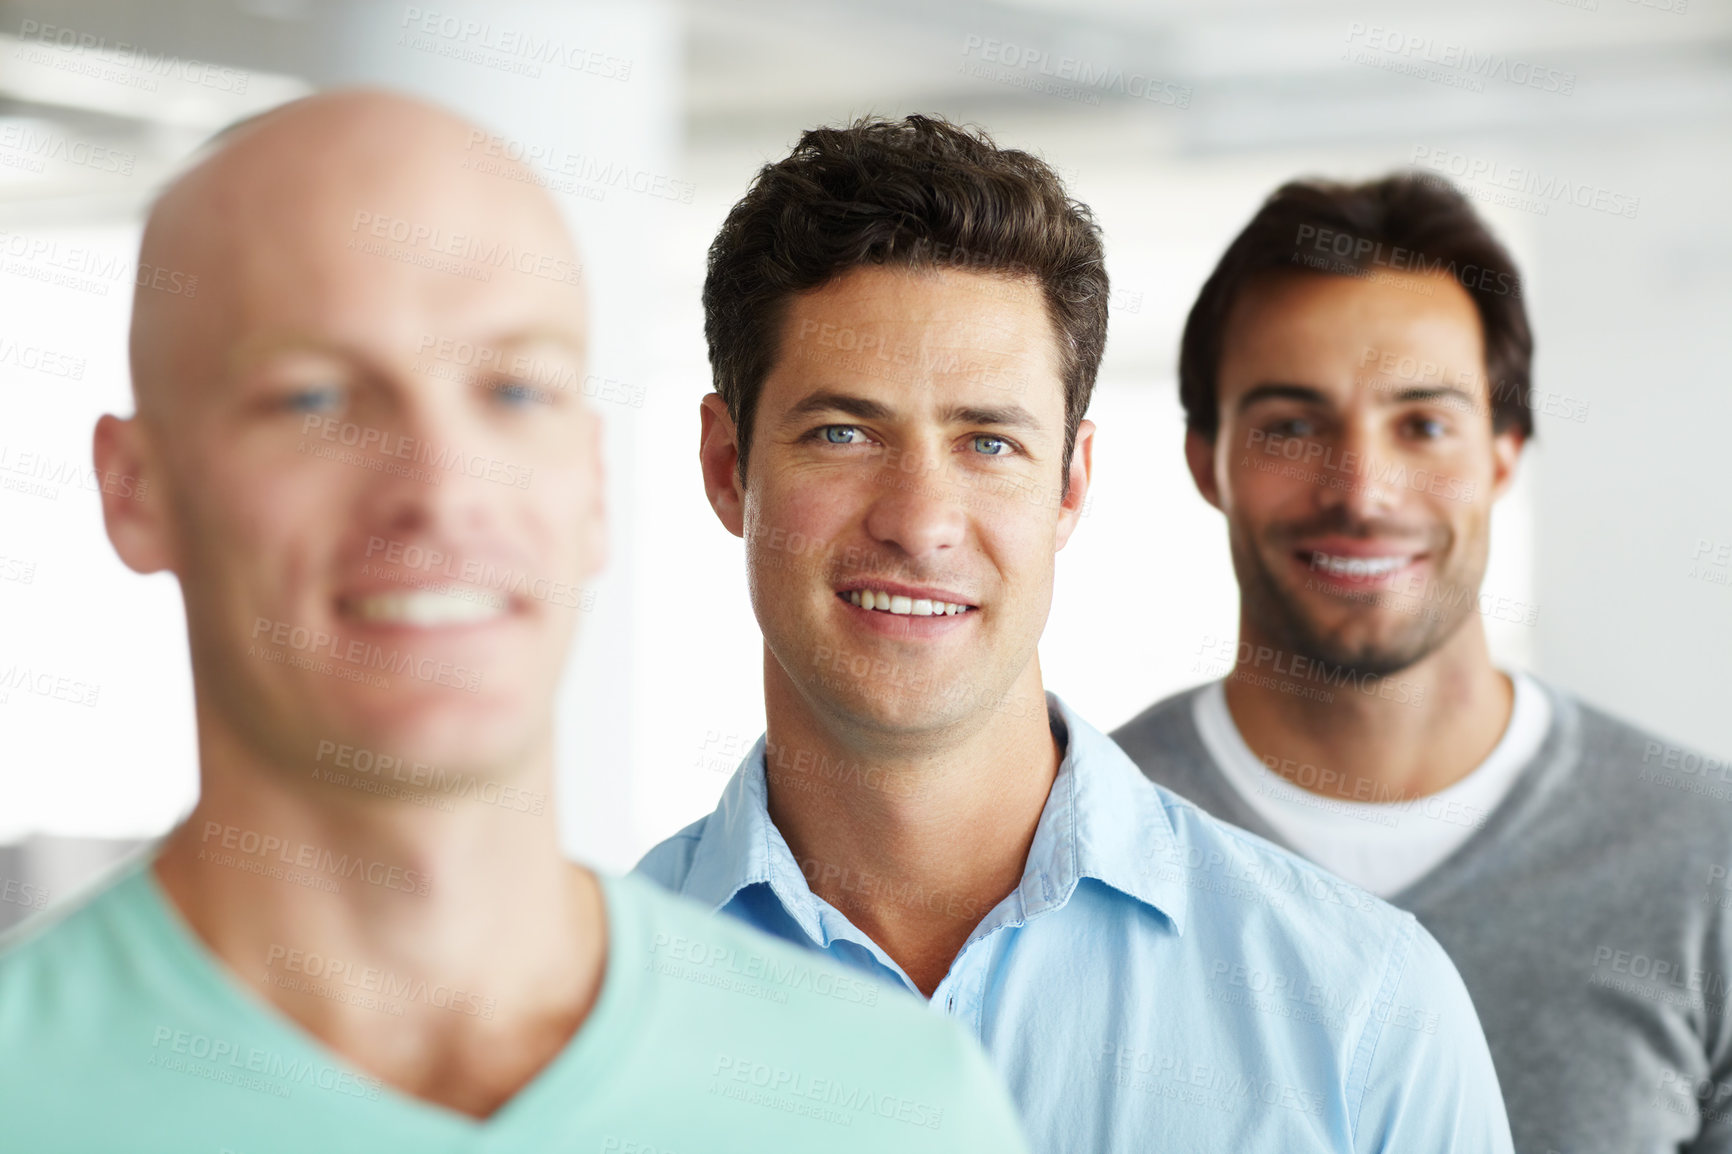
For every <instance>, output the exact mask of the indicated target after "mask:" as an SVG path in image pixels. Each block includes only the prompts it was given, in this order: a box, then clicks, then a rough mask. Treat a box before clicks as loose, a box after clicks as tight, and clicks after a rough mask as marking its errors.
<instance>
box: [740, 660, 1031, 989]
mask: <svg viewBox="0 0 1732 1154" xmlns="http://www.w3.org/2000/svg"><path fill="white" fill-rule="evenodd" d="M764 696H765V712H766V714H767V718H768V735H767V738H766V753H765V769H766V777H767V784H768V787H769V807H770V817H771V820H772V821H774V822H775V824H776V828H777V829H778V830H779V831H780V832H781V834H782V837H783V838H784V839H785V840H786V841H787V843H788V847H789V848H790V849H791V850H792V851H793V853H794V858H795V860H796V861H797V862H798V863H799V865H800V869H801V871H802V872H803V873H804V874H805V876H806V879H807V881H808V883H809V884H810V885H811V887H812V891H813V892H814V893H815V894H817V895H818V896H819V897H821V898H823V899H824V900H825V901H827V902H829V903H830V904H831V905H833V906H835V907H836V908H837V909H839V910H841V911H842V912H843V913H844V914H846V915H847V916H848V918H849V920H851V921H852V922H853V923H854V924H855V925H856V926H858V927H859V928H860V929H861V931H862V932H864V933H865V934H866V935H867V936H868V937H870V938H871V939H872V940H873V941H874V942H876V943H877V944H878V945H879V946H880V947H881V948H882V949H883V950H884V952H885V953H887V954H889V955H890V956H891V958H893V959H894V960H895V961H896V963H897V964H898V965H900V966H901V967H902V969H903V971H904V972H905V973H906V974H907V975H908V977H909V979H910V980H911V981H912V982H913V983H914V984H915V986H916V987H918V988H919V990H920V992H921V993H923V994H925V995H926V996H927V997H931V996H932V992H933V991H934V990H935V989H936V988H937V987H938V984H939V983H940V982H941V981H943V979H944V975H945V974H946V973H947V972H948V971H949V969H950V964H951V962H952V961H954V960H955V958H956V955H957V953H958V952H959V951H960V950H961V949H962V946H963V945H964V943H966V942H967V940H968V937H969V935H970V934H971V933H972V932H973V930H974V927H975V926H976V925H978V924H979V923H980V921H981V919H982V918H984V917H985V916H986V914H987V912H988V911H990V910H991V909H992V908H993V907H994V906H996V905H997V904H998V903H999V902H1000V901H1001V900H1002V899H1003V898H1004V897H1005V896H1006V895H1008V894H1009V893H1011V892H1012V891H1014V890H1015V889H1016V887H1017V886H1018V885H1019V884H1021V881H1022V872H1023V867H1024V864H1025V863H1026V862H1027V860H1028V850H1029V846H1030V845H1031V844H1032V843H1033V841H1034V833H1035V828H1036V827H1037V826H1038V825H1039V824H1040V815H1041V813H1042V811H1043V810H1044V809H1045V807H1046V801H1047V795H1048V794H1049V793H1050V792H1051V790H1052V783H1053V779H1054V778H1055V777H1056V776H1057V774H1058V766H1059V762H1060V761H1061V760H1062V751H1061V750H1060V749H1059V748H1058V745H1057V743H1056V742H1055V741H1054V739H1053V736H1052V729H1051V726H1050V725H1049V723H1048V719H1047V712H1046V697H1045V694H1044V693H1043V691H1042V689H1041V683H1040V669H1039V666H1038V664H1037V663H1035V662H1032V661H1031V662H1030V663H1029V668H1028V670H1027V671H1026V672H1025V673H1024V675H1023V676H1022V677H1020V678H1019V679H1018V681H1017V683H1016V684H1015V685H1014V686H1013V687H1012V688H1011V690H1010V692H1009V693H1007V694H1006V695H1005V697H1004V698H1003V699H1002V700H1001V701H1000V702H999V703H998V705H997V707H996V708H988V709H985V710H983V711H981V712H979V713H978V714H971V715H969V716H967V717H964V718H961V719H959V720H957V721H956V722H955V723H953V724H952V725H950V726H948V727H945V728H943V729H940V730H937V731H929V732H923V733H921V734H919V735H909V734H895V733H888V732H886V731H885V730H884V729H883V728H881V727H865V726H861V725H858V724H850V723H847V722H843V721H838V720H837V719H836V718H834V717H830V716H824V715H820V714H819V713H818V712H816V711H815V710H813V709H812V708H811V707H810V705H809V704H808V703H807V701H806V699H805V698H803V697H802V696H801V695H800V694H799V693H798V692H797V691H795V689H794V687H793V686H792V685H791V684H790V683H789V682H788V680H787V675H786V673H785V672H784V671H783V670H782V668H781V666H780V664H779V663H778V662H776V660H775V658H774V657H773V656H771V655H770V654H769V653H768V652H766V653H765V695H764ZM830 767H834V772H829V770H830Z"/></svg>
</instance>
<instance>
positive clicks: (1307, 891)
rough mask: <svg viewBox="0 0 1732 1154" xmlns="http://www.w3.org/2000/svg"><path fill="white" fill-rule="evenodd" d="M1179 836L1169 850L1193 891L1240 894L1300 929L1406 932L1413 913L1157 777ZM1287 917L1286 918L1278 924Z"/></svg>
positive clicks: (1163, 802) (1172, 862) (1159, 791)
mask: <svg viewBox="0 0 1732 1154" xmlns="http://www.w3.org/2000/svg"><path fill="white" fill-rule="evenodd" d="M1148 787H1149V788H1150V789H1152V790H1154V791H1155V793H1156V795H1157V796H1158V797H1159V798H1160V801H1161V805H1162V807H1163V808H1164V809H1165V811H1166V814H1167V820H1168V822H1169V823H1170V824H1171V826H1172V829H1173V833H1174V840H1173V842H1172V844H1171V847H1170V848H1169V849H1168V850H1167V852H1166V856H1167V858H1168V859H1169V864H1170V866H1171V867H1172V868H1178V869H1182V870H1183V871H1184V876H1185V878H1186V882H1187V885H1188V886H1189V888H1190V889H1191V890H1192V892H1193V893H1199V892H1200V893H1202V894H1207V895H1215V896H1219V897H1226V898H1230V899H1231V898H1236V899H1238V900H1240V901H1242V902H1245V903H1248V904H1250V905H1251V906H1253V907H1258V908H1262V909H1264V910H1268V911H1272V912H1275V913H1278V914H1281V915H1283V919H1282V920H1284V921H1285V923H1286V924H1289V925H1291V926H1292V927H1293V928H1294V930H1296V931H1298V932H1305V933H1311V932H1318V933H1334V932H1338V931H1341V930H1344V929H1352V930H1354V931H1355V932H1359V933H1366V932H1371V933H1376V934H1378V935H1404V934H1406V933H1408V932H1410V931H1409V924H1410V923H1411V922H1412V921H1413V916H1412V915H1411V914H1409V913H1407V912H1406V911H1404V910H1400V909H1397V908H1396V907H1395V906H1393V905H1390V904H1389V903H1388V902H1386V901H1384V900H1382V899H1381V898H1378V897H1376V896H1374V895H1372V894H1371V893H1369V892H1367V891H1366V890H1363V889H1361V888H1359V887H1358V886H1356V885H1354V884H1353V883H1351V882H1349V881H1345V880H1344V879H1342V878H1339V877H1337V876H1336V875H1334V874H1332V873H1330V872H1329V871H1328V870H1326V869H1324V868H1323V867H1322V866H1319V865H1317V864H1316V863H1314V862H1311V861H1309V860H1308V859H1306V858H1303V857H1301V856H1300V855H1298V854H1296V853H1294V852H1292V851H1291V850H1288V849H1285V848H1283V847H1281V846H1278V845H1276V844H1275V843H1274V842H1271V841H1269V840H1268V839H1266V838H1263V837H1260V836H1258V835H1257V834H1254V833H1252V832H1251V831H1249V830H1246V829H1241V828H1240V827H1239V826H1236V825H1234V824H1232V823H1231V822H1228V821H1225V820H1223V819H1221V818H1219V817H1216V816H1215V815H1214V814H1212V813H1209V812H1208V811H1207V810H1205V809H1203V808H1202V807H1200V806H1199V805H1197V804H1196V803H1195V802H1193V801H1191V800H1190V799H1188V798H1186V797H1184V796H1182V795H1180V794H1178V793H1176V792H1174V791H1173V790H1172V789H1169V788H1168V787H1167V786H1165V785H1163V784H1161V783H1160V782H1157V781H1151V782H1149V783H1148ZM1273 924H1275V925H1279V924H1281V922H1280V921H1277V922H1275V923H1273Z"/></svg>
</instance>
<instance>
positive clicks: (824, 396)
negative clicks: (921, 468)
mask: <svg viewBox="0 0 1732 1154" xmlns="http://www.w3.org/2000/svg"><path fill="white" fill-rule="evenodd" d="M819 413H842V414H844V415H846V416H850V417H854V418H857V419H859V420H862V421H888V420H892V419H893V418H894V417H895V416H896V410H895V409H893V408H891V407H890V406H889V405H886V404H884V403H883V402H882V401H873V400H868V399H867V398H865V397H857V396H854V395H853V394H852V393H841V392H836V391H835V390H833V389H820V390H819V391H818V392H815V393H812V394H811V395H809V396H807V397H806V398H804V399H803V400H801V401H800V402H799V403H798V404H796V405H794V406H793V407H792V408H790V409H789V410H788V412H787V414H786V415H785V416H784V417H783V418H782V423H783V424H785V425H786V424H793V423H794V422H796V421H798V420H800V419H801V418H803V417H811V416H816V415H817V414H819ZM941 416H942V418H943V420H944V422H945V423H946V424H953V425H991V426H994V427H997V428H1007V429H1030V430H1034V429H1040V428H1042V427H1043V426H1042V423H1041V421H1040V420H1039V419H1038V418H1037V417H1036V416H1035V415H1034V414H1033V413H1031V412H1029V411H1028V410H1027V409H1025V408H1023V407H1022V406H1021V405H987V406H979V405H953V406H952V407H950V408H948V409H946V410H944V412H943V413H942V414H941Z"/></svg>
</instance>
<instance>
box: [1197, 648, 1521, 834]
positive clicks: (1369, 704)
mask: <svg viewBox="0 0 1732 1154" xmlns="http://www.w3.org/2000/svg"><path fill="white" fill-rule="evenodd" d="M1239 637H1240V644H1239V648H1238V653H1239V655H1241V656H1244V655H1250V656H1249V659H1248V660H1245V661H1241V662H1240V663H1239V664H1238V666H1237V668H1236V669H1235V670H1234V672H1233V674H1232V675H1230V676H1229V677H1228V678H1227V683H1226V696H1227V708H1228V710H1229V711H1230V712H1231V714H1232V717H1233V723H1234V725H1235V726H1236V727H1237V728H1238V730H1239V733H1240V735H1241V736H1242V737H1243V738H1244V740H1245V744H1246V745H1248V746H1249V747H1250V748H1251V751H1252V752H1253V753H1255V754H1256V755H1257V757H1258V759H1259V760H1261V761H1262V762H1263V764H1264V765H1267V766H1269V767H1270V768H1271V769H1272V770H1274V771H1275V772H1277V773H1280V774H1281V775H1282V776H1283V777H1286V778H1288V779H1289V780H1291V781H1293V782H1294V784H1296V785H1300V786H1301V788H1305V789H1309V790H1311V791H1312V792H1314V793H1321V794H1325V795H1326V796H1331V797H1340V798H1345V799H1350V800H1355V801H1366V802H1394V801H1402V800H1409V799H1412V798H1417V797H1425V796H1427V795H1429V794H1433V793H1436V792H1438V791H1439V790H1442V789H1447V788H1448V787H1449V786H1451V785H1454V784H1455V783H1456V782H1458V781H1460V780H1461V779H1462V778H1464V777H1466V776H1467V775H1468V774H1470V773H1472V772H1473V771H1474V770H1475V769H1476V768H1478V767H1479V765H1480V764H1481V763H1482V762H1484V761H1485V759H1486V757H1487V756H1488V755H1489V754H1490V753H1491V751H1492V750H1493V749H1494V748H1495V747H1496V746H1497V743H1498V741H1499V740H1501V739H1502V737H1503V733H1504V730H1505V729H1506V728H1508V725H1509V719H1510V713H1511V710H1512V709H1513V705H1514V695H1513V693H1514V691H1513V686H1512V685H1511V682H1510V680H1509V678H1507V677H1505V676H1504V675H1503V674H1502V673H1500V672H1498V670H1497V669H1496V667H1495V666H1493V665H1492V662H1491V655H1490V652H1489V650H1488V649H1487V647H1486V642H1485V631H1484V630H1483V629H1482V628H1481V627H1480V624H1479V622H1478V621H1477V620H1470V621H1468V622H1466V623H1465V624H1463V625H1462V627H1461V628H1459V629H1458V630H1456V632H1455V634H1454V635H1453V636H1452V637H1451V638H1450V639H1449V640H1448V641H1446V642H1445V643H1444V644H1443V645H1442V646H1440V647H1439V648H1438V649H1437V650H1435V651H1434V652H1432V653H1431V654H1429V655H1428V656H1427V657H1425V658H1424V659H1422V660H1420V661H1418V662H1416V663H1415V664H1413V665H1411V666H1409V667H1407V668H1406V669H1403V670H1401V671H1399V672H1397V673H1390V674H1387V675H1383V676H1378V675H1375V674H1359V673H1355V672H1352V671H1350V670H1347V669H1344V668H1343V667H1341V666H1336V665H1331V664H1329V663H1326V662H1317V661H1313V660H1311V659H1307V658H1304V657H1297V658H1296V657H1295V655H1293V654H1291V653H1289V652H1287V651H1286V650H1284V649H1283V648H1282V647H1281V645H1280V643H1279V642H1276V641H1273V640H1270V639H1269V638H1267V637H1265V636H1264V635H1263V634H1261V633H1260V632H1259V631H1258V630H1257V629H1255V627H1254V626H1252V625H1251V624H1250V623H1249V622H1247V621H1245V620H1244V619H1243V618H1241V621H1240V626H1239ZM1270 654H1274V655H1275V656H1274V657H1270V656H1269V655H1270ZM1298 690H1306V692H1297V691H1298ZM1310 690H1316V692H1310ZM1307 765H1310V766H1315V767H1316V769H1317V770H1318V771H1319V772H1315V773H1307V772H1302V770H1301V767H1303V766H1307Z"/></svg>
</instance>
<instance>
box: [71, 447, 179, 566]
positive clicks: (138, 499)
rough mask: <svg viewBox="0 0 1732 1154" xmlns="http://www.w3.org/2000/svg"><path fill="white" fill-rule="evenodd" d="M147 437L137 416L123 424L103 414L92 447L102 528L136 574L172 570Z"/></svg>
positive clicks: (170, 539)
mask: <svg viewBox="0 0 1732 1154" xmlns="http://www.w3.org/2000/svg"><path fill="white" fill-rule="evenodd" d="M148 436H149V433H148V432H147V431H146V429H145V428H144V425H143V423H142V422H141V421H140V419H139V418H138V417H128V418H126V419H124V420H122V419H121V418H120V417H116V416H114V415H112V414H109V413H104V414H103V415H102V417H101V418H100V419H98V420H97V422H96V433H95V436H94V437H93V438H92V443H91V455H92V457H93V458H94V460H95V462H96V476H97V479H98V481H99V482H100V484H99V485H98V491H99V493H100V495H101V498H102V522H103V525H104V526H105V527H106V528H107V530H108V539H109V541H110V542H112V543H113V545H114V551H115V552H116V553H118V554H120V559H121V561H123V562H125V564H126V567H127V568H129V569H131V570H133V571H134V572H137V573H159V572H161V571H162V570H164V569H171V570H172V569H173V568H174V567H175V565H174V560H175V551H174V535H173V532H172V526H171V525H170V524H169V518H168V515H167V512H166V510H167V507H168V506H167V498H168V494H167V491H166V489H165V487H164V485H163V483H162V478H161V477H158V476H157V475H156V469H155V466H154V464H153V462H152V460H151V453H150V446H149V445H148V444H147V438H148Z"/></svg>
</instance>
